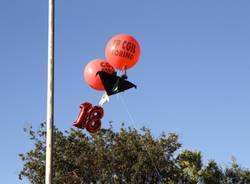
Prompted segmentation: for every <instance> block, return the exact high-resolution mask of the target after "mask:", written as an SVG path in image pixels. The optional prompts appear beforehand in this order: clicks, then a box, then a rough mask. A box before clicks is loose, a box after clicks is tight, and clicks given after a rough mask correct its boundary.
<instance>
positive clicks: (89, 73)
mask: <svg viewBox="0 0 250 184" xmlns="http://www.w3.org/2000/svg"><path fill="white" fill-rule="evenodd" d="M99 71H105V72H107V73H110V74H112V73H113V72H114V71H115V70H114V68H113V67H112V66H111V65H110V64H109V63H108V62H106V61H105V60H103V59H94V60H91V61H90V62H89V63H88V64H87V65H86V67H85V69H84V79H85V81H86V82H87V84H88V85H89V86H90V87H92V88H93V89H96V90H100V91H102V90H104V87H103V85H102V81H101V79H100V77H99V75H96V73H97V72H99Z"/></svg>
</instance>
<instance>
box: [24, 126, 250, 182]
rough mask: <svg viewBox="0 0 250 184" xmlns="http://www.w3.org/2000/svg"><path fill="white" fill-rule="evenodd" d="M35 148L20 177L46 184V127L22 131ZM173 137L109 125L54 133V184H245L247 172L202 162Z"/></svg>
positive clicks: (26, 154) (234, 165) (197, 154)
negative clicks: (93, 131) (89, 131)
mask: <svg viewBox="0 0 250 184" xmlns="http://www.w3.org/2000/svg"><path fill="white" fill-rule="evenodd" d="M25 131H26V132H27V133H28V134H29V136H30V139H31V140H32V141H33V142H34V148H33V149H31V150H30V151H28V152H27V153H24V154H20V158H21V160H22V161H23V163H24V165H23V168H22V170H21V172H20V174H19V177H20V179H23V178H27V179H28V180H29V182H30V183H31V184H44V182H45V178H44V176H45V148H46V144H45V139H46V131H45V124H44V123H43V124H41V127H40V128H39V130H38V131H34V130H33V129H32V128H29V129H26V130H25ZM180 147H181V144H180V143H179V141H178V136H177V135H176V134H172V133H171V134H162V135H161V136H160V137H159V138H158V139H155V138H154V137H153V136H152V134H151V131H150V130H149V129H146V128H143V129H142V131H141V132H139V131H138V130H136V129H132V128H127V129H126V128H124V127H122V128H121V129H120V131H119V132H114V131H113V130H112V126H111V125H110V128H109V129H102V130H101V131H100V132H99V133H98V134H93V135H87V134H85V133H84V131H79V130H76V129H70V130H69V131H66V132H64V133H63V132H61V131H59V130H58V129H56V128H55V130H54V159H53V168H54V173H53V183H54V184H90V183H93V184H95V183H96V184H98V183H100V184H104V183H114V184H116V183H117V184H118V183H119V184H120V183H124V184H125V183H143V184H144V183H166V184H196V183H198V182H199V183H205V184H220V183H225V184H226V183H230V182H231V183H232V184H234V183H235V184H236V183H237V184H241V183H242V184H246V183H250V182H249V181H250V173H249V171H248V170H246V169H242V168H240V167H239V166H238V165H237V164H236V162H233V164H232V166H231V167H228V168H226V169H225V171H223V170H222V169H221V168H220V167H219V166H218V165H217V163H216V162H215V161H209V162H208V164H207V165H206V166H203V164H202V156H201V153H200V152H197V151H190V150H184V151H183V152H181V153H179V154H177V153H176V152H177V150H178V149H180Z"/></svg>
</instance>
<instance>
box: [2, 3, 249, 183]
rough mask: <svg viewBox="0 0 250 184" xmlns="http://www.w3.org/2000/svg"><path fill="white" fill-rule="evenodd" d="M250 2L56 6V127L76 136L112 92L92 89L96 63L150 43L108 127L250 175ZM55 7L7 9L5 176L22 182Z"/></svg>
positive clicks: (38, 114)
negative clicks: (120, 46) (149, 136)
mask: <svg viewBox="0 0 250 184" xmlns="http://www.w3.org/2000/svg"><path fill="white" fill-rule="evenodd" d="M249 9H250V1H247V0H237V1H236V0H221V1H218V0H209V1H208V0H207V1H200V0H189V1H174V0H158V1H135V0H127V1H115V0H109V1H97V0H93V1H83V0H71V1H69V0H60V1H59V0H58V1H57V2H56V49H55V52H56V54H55V55H56V57H55V62H56V65H55V67H56V69H55V72H56V73H55V87H56V88H55V125H56V126H57V127H58V128H60V129H61V130H65V129H68V128H70V127H72V121H73V120H74V119H75V117H76V116H77V114H78V112H79V104H80V103H82V102H84V101H90V102H92V103H93V104H97V102H98V101H99V98H100V96H101V95H102V93H100V92H97V91H94V90H92V89H91V88H89V87H88V86H87V85H86V83H84V81H83V76H82V72H83V68H84V66H85V65H86V64H87V63H88V61H90V60H92V59H95V58H104V57H105V54H104V48H105V44H106V42H107V41H108V39H109V38H110V37H112V36H113V35H114V34H117V33H128V34H131V35H133V36H134V37H136V38H137V40H138V41H139V42H140V44H141V52H142V55H141V58H140V61H139V63H138V64H137V65H136V66H135V67H134V68H133V69H131V70H130V71H129V72H128V75H129V79H130V80H131V81H134V82H135V83H136V84H137V86H138V89H137V90H134V89H132V90H130V91H128V92H127V93H123V94H122V99H124V101H125V103H126V106H127V108H128V110H129V112H130V113H131V115H132V117H133V119H134V121H135V125H134V124H133V123H132V122H131V119H130V118H129V115H128V113H127V112H126V108H125V107H124V106H123V105H122V103H121V100H120V99H118V98H117V97H115V96H114V97H112V98H111V100H110V103H109V104H107V105H106V106H105V118H104V119H103V124H102V126H103V127H107V126H108V123H107V122H108V121H109V120H112V121H113V122H114V128H115V129H116V130H117V129H118V128H119V127H120V125H121V123H122V122H125V124H126V126H132V127H133V126H135V127H137V128H139V127H142V126H146V127H149V128H151V129H152V131H153V133H154V135H155V137H157V136H159V135H160V134H161V132H162V131H165V132H176V133H178V134H179V135H180V141H181V143H182V144H183V149H186V148H187V149H192V150H200V151H201V152H202V154H203V159H204V162H206V161H207V160H208V159H215V160H216V161H217V162H218V163H220V164H221V165H222V166H224V165H227V164H229V163H230V159H231V156H235V157H236V158H237V160H238V162H239V163H240V164H241V165H242V166H244V167H248V168H250V157H249V155H250V145H249V141H250V133H249V130H250V85H249V83H250V11H249ZM47 18H48V17H47V1H46V0H45V1H34V0H22V1H20V0H8V1H7V0H5V1H3V0H2V1H0V24H1V27H0V62H1V68H0V80H1V95H0V101H1V105H0V111H1V122H2V123H1V132H0V146H1V154H0V155H1V156H0V163H1V164H0V165H1V166H0V176H1V179H2V181H4V184H14V183H23V182H20V181H18V176H17V175H18V173H19V171H20V169H21V166H22V163H21V161H20V160H19V158H18V153H22V152H25V151H28V150H29V149H30V148H31V147H32V143H31V142H30V141H29V140H28V137H27V135H26V134H24V133H23V131H22V129H23V128H24V127H27V126H29V125H33V126H34V127H36V128H37V127H38V125H39V124H40V123H41V122H43V121H45V120H46V86H47V85H46V80H47Z"/></svg>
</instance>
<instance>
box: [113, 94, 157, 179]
mask: <svg viewBox="0 0 250 184" xmlns="http://www.w3.org/2000/svg"><path fill="white" fill-rule="evenodd" d="M117 99H118V100H120V101H121V103H122V105H123V107H124V109H125V110H126V112H127V114H128V116H129V119H130V121H131V122H132V123H133V126H134V127H135V129H137V130H139V129H138V128H137V127H136V124H135V121H134V118H133V117H132V115H131V113H130V111H129V110H128V107H127V105H126V103H125V100H124V99H123V97H122V96H121V95H119V94H117ZM145 148H146V152H147V154H148V156H149V158H150V160H151V162H152V163H153V166H154V168H155V170H156V172H157V174H158V176H159V177H160V178H161V175H160V172H159V170H158V168H157V167H156V163H155V162H154V160H153V158H152V156H151V155H150V153H149V151H148V148H147V146H146V145H145Z"/></svg>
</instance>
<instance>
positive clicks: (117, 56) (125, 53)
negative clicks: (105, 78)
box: [105, 34, 140, 70]
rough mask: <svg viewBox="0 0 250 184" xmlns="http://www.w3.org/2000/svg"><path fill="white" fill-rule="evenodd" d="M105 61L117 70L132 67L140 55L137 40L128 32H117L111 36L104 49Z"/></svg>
mask: <svg viewBox="0 0 250 184" xmlns="http://www.w3.org/2000/svg"><path fill="white" fill-rule="evenodd" d="M105 54H106V59H107V61H108V62H109V63H110V64H111V65H112V66H113V67H114V68H116V69H118V70H126V69H129V68H131V67H133V66H134V65H135V64H136V63H137V62H138V60H139V57H140V45H139V43H138V42H137V40H136V39H135V38H134V37H132V36H130V35H128V34H119V35H115V36H114V37H112V38H111V39H110V40H109V41H108V43H107V45H106V49H105Z"/></svg>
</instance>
